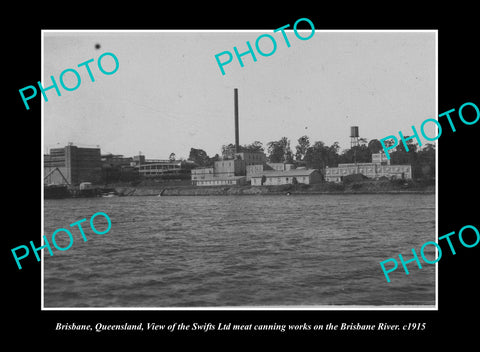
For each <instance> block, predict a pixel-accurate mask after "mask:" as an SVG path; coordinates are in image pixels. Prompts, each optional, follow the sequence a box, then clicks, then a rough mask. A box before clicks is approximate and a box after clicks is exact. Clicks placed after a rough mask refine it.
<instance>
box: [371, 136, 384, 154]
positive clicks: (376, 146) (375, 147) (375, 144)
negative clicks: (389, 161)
mask: <svg viewBox="0 0 480 352" xmlns="http://www.w3.org/2000/svg"><path fill="white" fill-rule="evenodd" d="M368 149H369V150H370V152H371V153H372V154H376V153H379V152H380V151H381V150H383V147H382V143H380V141H379V140H378V139H372V140H371V141H370V142H368Z"/></svg>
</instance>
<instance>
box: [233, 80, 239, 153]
mask: <svg viewBox="0 0 480 352" xmlns="http://www.w3.org/2000/svg"><path fill="white" fill-rule="evenodd" d="M233 93H234V101H235V153H239V152H240V142H239V137H238V89H237V88H234V90H233Z"/></svg>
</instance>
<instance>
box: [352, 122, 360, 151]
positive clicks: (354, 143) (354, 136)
mask: <svg viewBox="0 0 480 352" xmlns="http://www.w3.org/2000/svg"><path fill="white" fill-rule="evenodd" d="M358 138H359V134H358V126H351V127H350V148H353V147H358V146H359V143H358Z"/></svg>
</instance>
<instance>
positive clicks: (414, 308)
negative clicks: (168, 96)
mask: <svg viewBox="0 0 480 352" xmlns="http://www.w3.org/2000/svg"><path fill="white" fill-rule="evenodd" d="M265 31H266V29H248V30H245V29H238V30H237V29H229V30H137V29H135V30H124V29H120V30H115V29H109V30H103V29H102V30H94V29H88V30H86V29H85V30H83V29H82V30H70V29H68V30H61V29H60V30H58V29H55V30H48V29H47V30H46V29H42V30H41V34H40V36H41V79H42V81H43V79H44V33H47V32H48V33H65V32H69V33H186V32H201V33H213V32H226V33H237V32H265ZM286 31H293V30H292V29H288V30H286ZM298 31H299V32H302V31H309V30H298ZM315 31H318V32H321V33H348V32H355V33H376V32H382V33H383V32H394V33H435V117H436V119H437V120H438V29H428V30H416V29H398V30H397V29H382V30H377V29H372V30H319V29H317V28H315ZM44 104H45V102H44V101H43V100H41V120H42V127H41V133H42V136H41V143H42V145H41V148H40V150H41V151H42V155H41V169H42V172H41V174H42V178H41V189H42V191H41V195H42V202H41V203H42V209H41V214H42V220H41V232H40V233H42V234H43V231H44V199H43V196H44V190H43V178H44V168H43V164H44V158H43V154H44V149H43V146H44ZM435 240H436V242H437V243H438V139H437V140H436V141H435ZM40 243H41V244H42V246H43V245H44V243H43V237H42V236H41V237H40ZM435 253H436V256H437V257H438V253H437V249H435ZM438 270H439V268H438V261H437V262H436V263H435V305H434V306H430V305H428V306H424V305H410V306H408V305H405V306H404V305H388V306H363V305H362V306H358V305H342V306H335V305H326V306H267V307H260V306H241V307H238V306H234V307H230V306H221V307H159V308H156V307H104V308H103V307H102V308H100V307H85V308H83V307H82V308H71V307H55V308H47V307H45V306H44V301H45V300H44V254H43V250H42V252H41V275H40V279H41V282H40V285H41V302H40V306H41V310H42V311H63V310H69V311H119V310H120V311H345V310H347V311H405V310H407V311H419V310H420V311H432V310H433V311H438V299H439V297H438Z"/></svg>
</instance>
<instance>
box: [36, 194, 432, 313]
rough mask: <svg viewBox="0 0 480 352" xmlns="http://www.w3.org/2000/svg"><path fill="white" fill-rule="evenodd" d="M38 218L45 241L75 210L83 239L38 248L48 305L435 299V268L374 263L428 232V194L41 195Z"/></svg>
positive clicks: (417, 243) (407, 252) (61, 237)
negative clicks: (386, 267) (386, 269)
mask: <svg viewBox="0 0 480 352" xmlns="http://www.w3.org/2000/svg"><path fill="white" fill-rule="evenodd" d="M98 211H102V212H105V213H107V214H108V215H109V217H110V218H111V220H112V227H111V230H110V231H109V232H108V233H107V234H105V235H97V234H95V233H93V231H92V230H91V229H90V225H89V219H90V217H91V216H92V215H93V214H94V213H96V212H98ZM44 216H45V235H46V236H47V238H48V239H50V238H51V235H52V233H53V231H55V230H56V229H57V228H70V226H69V225H70V224H71V223H73V222H75V221H77V220H80V219H82V218H86V219H87V221H86V222H84V223H83V228H84V229H85V233H86V236H87V238H88V241H87V242H84V241H83V239H82V236H81V234H80V232H79V230H78V227H76V226H75V227H73V228H70V229H71V232H72V234H73V237H74V243H73V245H72V247H71V248H70V249H69V250H66V251H64V252H60V251H58V250H56V249H55V248H53V253H54V256H49V254H48V251H47V252H45V253H44V254H45V256H44V260H43V263H44V305H45V307H46V308H50V307H193V306H198V307H207V306H209V307H211V306H299V305H302V306H303V305H308V306H310V305H321V306H324V305H355V306H363V305H365V306H372V305H433V304H435V266H434V265H427V264H425V265H423V263H422V266H423V269H422V270H420V269H419V268H418V267H417V266H416V264H415V263H414V262H412V263H410V264H408V268H409V270H410V274H409V275H408V276H407V275H405V272H404V271H403V269H402V267H401V264H399V268H398V269H397V271H396V272H394V273H392V274H391V275H390V277H391V280H392V282H391V283H387V282H386V280H385V276H384V274H383V272H382V270H381V267H380V265H379V262H380V261H383V260H386V259H388V258H390V257H396V258H397V261H398V254H399V253H402V254H403V255H404V257H405V259H410V258H412V253H411V249H412V248H415V249H416V250H417V253H420V252H419V250H420V248H421V246H422V245H423V244H424V243H425V242H426V241H435V196H434V195H415V194H413V195H412V194H410V195H393V194H392V195H388V194H385V195H295V196H289V197H288V196H207V197H198V196H197V197H117V198H90V199H65V200H45V208H44ZM95 225H96V227H97V228H98V229H99V230H103V229H105V228H106V221H105V220H104V219H103V218H102V217H101V216H99V217H97V218H95ZM56 241H57V243H58V244H59V245H60V246H66V245H67V244H68V242H69V241H68V237H67V236H66V235H65V233H59V234H58V235H57V238H56ZM432 247H433V246H428V247H427V250H428V249H429V248H432ZM426 255H427V257H429V258H430V260H433V257H434V253H433V252H432V253H428V252H427V253H426ZM419 256H420V254H419Z"/></svg>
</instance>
